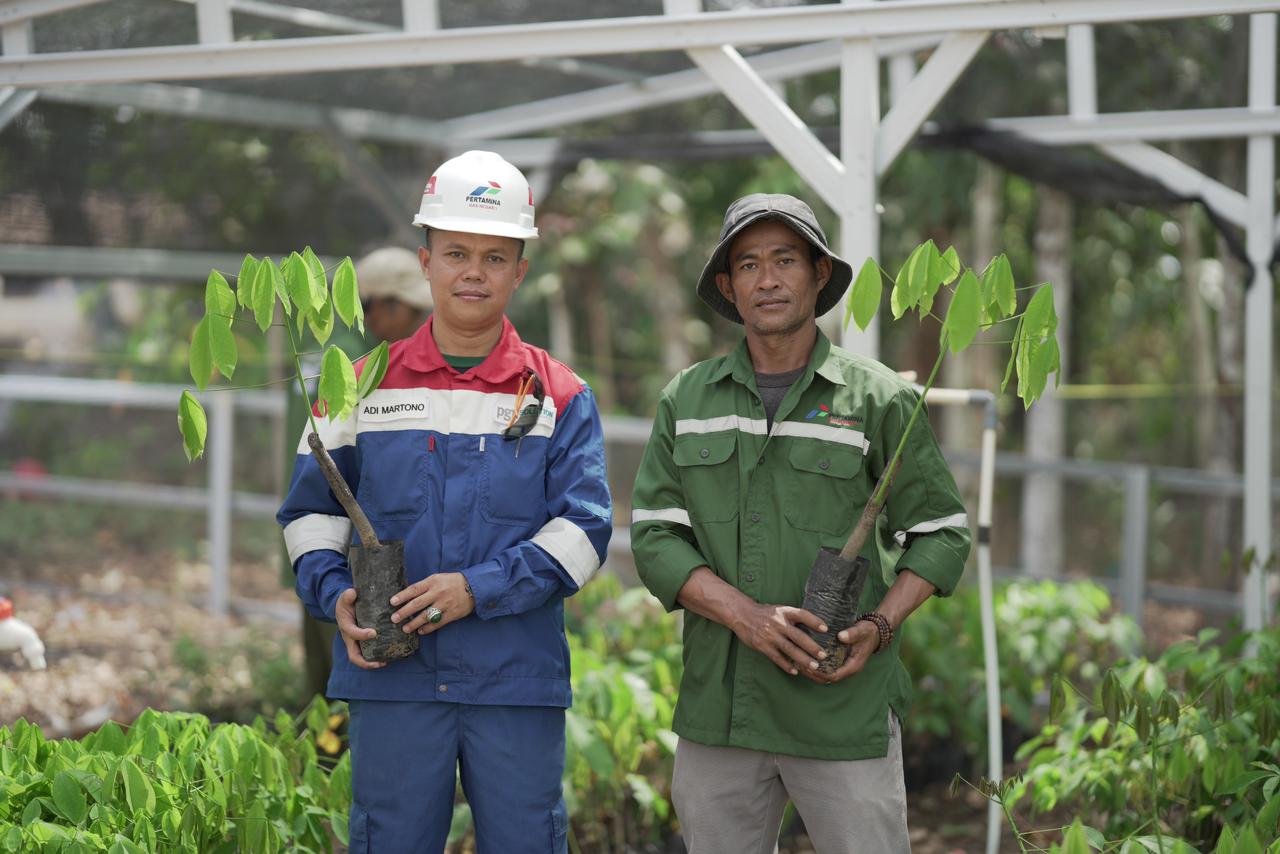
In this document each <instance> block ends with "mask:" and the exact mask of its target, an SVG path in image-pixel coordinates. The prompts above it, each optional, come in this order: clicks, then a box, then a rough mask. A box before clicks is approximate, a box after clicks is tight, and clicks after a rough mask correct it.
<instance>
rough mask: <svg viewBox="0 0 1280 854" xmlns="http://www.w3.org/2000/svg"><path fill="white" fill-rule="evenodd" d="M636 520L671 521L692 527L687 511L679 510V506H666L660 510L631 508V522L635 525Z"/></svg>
mask: <svg viewBox="0 0 1280 854" xmlns="http://www.w3.org/2000/svg"><path fill="white" fill-rule="evenodd" d="M638 522H673V523H675V524H677V525H684V526H685V527H686V528H692V527H693V524H692V523H691V522H690V521H689V511H687V510H681V509H680V508H679V507H667V508H665V509H662V510H632V511H631V524H632V525H635V524H636V523H638Z"/></svg>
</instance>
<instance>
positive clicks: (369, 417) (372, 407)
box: [360, 388, 430, 422]
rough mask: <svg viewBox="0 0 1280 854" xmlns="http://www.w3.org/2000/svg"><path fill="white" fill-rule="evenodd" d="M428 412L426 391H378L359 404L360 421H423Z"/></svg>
mask: <svg viewBox="0 0 1280 854" xmlns="http://www.w3.org/2000/svg"><path fill="white" fill-rule="evenodd" d="M429 410H430V404H429V401H428V400H427V393H426V389H416V388H411V389H386V390H379V391H375V392H374V393H373V394H371V395H369V396H368V397H367V398H365V399H364V400H363V401H361V402H360V420H361V421H372V422H378V421H404V420H410V419H424V418H426V417H427V415H428V414H429Z"/></svg>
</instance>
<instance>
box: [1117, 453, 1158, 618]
mask: <svg viewBox="0 0 1280 854" xmlns="http://www.w3.org/2000/svg"><path fill="white" fill-rule="evenodd" d="M1150 495H1151V470H1150V469H1148V468H1147V467H1146V466H1131V467H1129V469H1128V470H1127V471H1126V472H1125V475H1124V533H1123V542H1124V546H1123V549H1124V551H1123V554H1122V556H1121V561H1120V603H1121V607H1123V608H1124V612H1125V613H1126V614H1128V615H1129V616H1130V617H1132V618H1133V619H1134V621H1135V622H1137V624H1138V625H1139V626H1141V625H1142V611H1143V602H1144V600H1145V598H1146V593H1147V527H1148V526H1147V519H1148V510H1149V508H1150Z"/></svg>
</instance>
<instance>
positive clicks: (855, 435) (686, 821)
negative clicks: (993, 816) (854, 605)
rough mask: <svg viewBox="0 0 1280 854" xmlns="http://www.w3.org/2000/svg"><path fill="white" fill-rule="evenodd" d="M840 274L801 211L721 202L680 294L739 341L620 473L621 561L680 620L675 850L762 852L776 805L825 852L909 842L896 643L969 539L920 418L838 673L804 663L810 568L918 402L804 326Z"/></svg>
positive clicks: (842, 535)
mask: <svg viewBox="0 0 1280 854" xmlns="http://www.w3.org/2000/svg"><path fill="white" fill-rule="evenodd" d="M852 274H853V271H852V270H851V268H850V267H849V265H848V264H847V263H846V262H845V261H844V260H843V259H841V258H840V257H839V256H837V255H836V254H835V253H833V252H832V251H831V250H830V249H829V248H828V247H827V241H826V237H825V235H824V234H823V232H822V228H821V227H820V226H819V225H818V222H817V219H816V218H815V217H814V215H813V212H812V211H811V210H810V209H809V207H808V206H807V205H806V204H804V202H802V201H800V200H799V199H796V198H793V197H791V196H785V195H764V194H755V195H751V196H747V197H745V198H742V199H739V200H738V201H736V202H734V203H733V204H732V205H730V206H729V209H728V211H727V212H726V214H725V220H724V227H723V229H722V230H721V233H720V241H719V243H718V244H717V245H716V248H715V249H714V251H713V252H712V253H711V258H710V260H709V261H708V262H707V265H706V267H705V268H704V270H703V272H702V276H701V278H700V279H699V281H698V296H699V297H701V298H702V299H703V300H704V301H705V302H707V303H708V304H709V305H711V307H712V308H714V309H715V310H716V311H717V312H718V313H719V314H721V315H723V316H724V317H726V318H728V319H729V320H731V321H733V322H735V323H739V324H742V326H743V328H744V332H745V336H744V340H743V341H742V342H741V343H740V344H739V345H738V347H737V348H736V349H735V350H734V351H733V352H731V353H730V354H728V355H726V356H722V357H720V358H715V359H710V360H708V361H705V362H701V363H699V364H697V365H694V366H693V367H691V368H689V369H687V370H685V371H683V372H681V373H680V374H679V375H678V376H676V378H675V379H673V380H672V381H671V382H670V383H669V384H668V385H667V387H666V389H665V390H664V391H663V393H662V396H661V399H660V401H659V403H658V411H657V416H656V418H655V419H654V425H653V432H652V435H651V436H650V439H649V443H648V445H647V446H646V448H645V452H644V456H643V458H642V460H641V464H640V470H639V472H638V474H637V476H636V485H635V492H634V496H633V499H632V507H633V510H632V526H631V542H632V548H633V550H634V552H635V558H636V568H637V570H638V571H639V574H640V577H641V578H642V579H643V581H644V583H645V585H646V586H648V588H649V589H650V590H651V591H652V592H653V593H654V595H655V596H657V597H658V599H659V600H661V602H662V603H663V605H665V606H666V607H667V608H668V609H672V610H674V609H676V608H683V609H684V611H685V619H684V648H685V649H684V660H685V670H684V675H683V677H682V680H681V684H680V696H679V700H678V702H677V704H676V711H675V721H674V729H675V731H676V733H677V734H678V735H679V736H680V740H679V744H678V747H677V750H676V760H675V771H674V777H673V780H672V800H673V803H674V805H675V808H676V813H677V815H678V816H679V818H680V826H681V831H682V833H683V835H684V838H685V842H686V844H687V846H688V849H689V851H690V852H691V854H706V852H744V851H751V852H769V851H773V850H774V847H775V844H776V841H777V837H778V830H779V823H780V822H781V818H782V813H783V808H784V806H785V805H786V802H787V800H788V799H790V800H792V801H793V802H794V803H795V805H796V807H797V810H798V811H799V813H800V815H801V817H802V818H803V820H804V823H805V828H806V830H807V832H808V834H809V837H810V840H811V841H812V842H813V844H814V847H815V848H816V849H817V850H818V851H820V852H823V854H828V852H854V851H858V852H876V854H881V852H899V851H909V850H910V845H909V842H908V838H907V820H906V795H905V791H904V786H903V777H902V754H901V730H900V727H899V717H900V716H901V715H902V714H904V713H905V710H906V706H907V703H908V700H909V693H910V680H909V678H908V677H907V675H906V673H905V672H904V670H903V668H902V666H901V664H900V663H899V660H898V643H899V633H898V631H899V629H900V627H901V626H902V622H903V620H905V619H906V618H907V616H908V615H909V614H910V613H911V612H912V611H914V610H915V609H916V608H917V607H918V606H919V605H921V604H922V603H923V602H924V601H925V600H927V599H928V598H929V597H930V596H931V595H934V594H939V595H946V594H948V593H950V592H951V591H952V589H953V588H954V587H955V584H956V582H957V581H958V579H959V577H960V574H961V571H962V570H963V567H964V563H965V559H966V558H967V556H968V551H969V531H968V527H967V522H966V519H965V515H964V506H963V504H962V503H961V500H960V496H959V494H958V491H957V489H956V486H955V481H954V480H953V478H952V477H951V474H950V471H949V470H948V468H947V465H946V463H945V461H944V460H943V458H942V454H941V452H940V450H939V448H938V445H937V442H936V440H935V439H934V436H933V433H932V431H930V430H929V429H928V427H927V426H926V425H919V426H917V428H916V429H914V430H913V431H911V433H910V435H909V438H908V439H907V447H906V454H905V457H904V462H903V464H902V466H901V468H900V470H899V473H898V475H897V477H896V478H895V480H894V483H893V487H892V489H891V491H890V494H889V500H888V503H887V505H886V508H885V512H884V514H883V516H882V517H881V519H880V525H879V530H880V536H879V540H880V541H879V542H874V539H875V538H873V542H870V543H868V547H867V549H866V550H865V553H864V556H865V557H866V558H868V559H869V560H870V562H871V572H870V576H869V579H868V582H867V583H866V585H865V586H864V589H863V593H862V597H861V600H860V602H859V611H861V612H865V613H864V615H863V617H861V618H860V619H859V620H858V621H857V622H855V623H854V624H853V625H852V626H851V627H850V628H849V629H848V630H846V631H842V632H840V634H839V639H840V641H841V642H842V643H844V644H847V645H848V646H849V648H850V650H849V656H848V659H847V661H846V662H845V663H844V664H843V665H842V666H840V667H839V668H838V669H837V670H836V671H835V672H834V674H832V675H830V676H828V675H826V674H825V673H823V672H822V671H820V670H819V669H818V660H819V659H820V658H822V657H824V655H823V653H822V651H821V649H820V647H819V646H818V644H817V643H815V642H814V641H813V640H812V638H810V637H809V635H808V634H807V633H806V631H805V629H813V630H817V631H825V630H826V627H825V626H824V625H822V621H821V619H819V618H818V617H817V616H816V615H814V614H813V613H811V612H809V611H806V610H804V609H803V608H801V607H799V605H800V603H801V602H802V601H803V598H804V587H805V581H806V579H807V576H808V573H809V569H810V567H811V565H812V564H813V560H814V558H815V556H816V555H817V554H818V551H819V549H820V548H821V547H823V546H828V547H831V546H834V547H837V548H838V547H839V546H842V545H843V544H844V541H845V539H846V538H847V536H848V534H849V532H850V531H851V530H852V529H853V526H854V524H855V522H856V520H857V517H858V516H859V514H860V513H861V511H862V507H863V505H864V504H865V503H866V500H867V498H868V497H869V496H870V494H871V491H872V488H873V487H874V486H875V484H876V481H877V479H878V478H879V477H880V475H881V474H882V473H883V471H884V469H885V467H886V465H887V463H888V460H889V459H890V458H891V457H892V455H893V451H894V449H895V447H896V446H897V443H898V441H899V440H900V439H901V438H902V435H903V433H904V431H905V429H906V423H907V420H908V418H909V415H910V412H911V409H912V407H913V406H914V403H915V400H916V392H915V391H913V390H912V388H911V386H910V385H908V384H907V383H906V382H904V381H903V380H902V379H900V378H899V377H898V376H897V375H896V374H895V373H894V372H893V371H891V370H889V369H888V368H886V367H885V366H884V365H882V364H880V363H879V362H877V361H875V360H873V359H868V358H865V357H862V356H858V355H856V354H854V353H850V352H847V351H845V350H842V349H841V348H839V347H836V346H833V345H832V344H831V342H830V341H829V340H828V339H827V338H826V336H824V335H823V334H822V332H821V331H820V330H819V329H818V327H817V323H816V317H817V315H819V314H822V313H823V312H825V311H827V310H828V309H830V308H832V307H834V306H835V305H836V303H837V302H838V301H839V300H840V298H841V296H842V295H843V294H844V292H845V290H846V288H847V287H848V285H849V282H850V280H851V279H852V277H853V275H852ZM882 567H883V570H884V571H882ZM886 576H887V578H886Z"/></svg>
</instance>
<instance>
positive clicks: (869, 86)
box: [827, 39, 880, 359]
mask: <svg viewBox="0 0 1280 854" xmlns="http://www.w3.org/2000/svg"><path fill="white" fill-rule="evenodd" d="M879 139H880V57H878V56H877V55H876V52H875V48H873V47H872V46H871V43H870V42H868V41H867V40H866V39H851V40H849V41H847V42H846V43H845V44H844V45H843V46H842V48H841V58H840V158H841V161H842V162H843V165H844V175H843V176H842V179H841V181H840V185H839V186H840V190H841V197H842V198H841V200H840V204H839V205H838V206H836V208H835V210H836V212H837V213H839V215H840V252H841V253H842V254H843V255H844V258H845V260H846V261H848V262H849V263H850V264H852V265H853V268H854V270H855V271H856V270H858V269H860V268H861V266H862V263H863V261H864V260H865V259H866V258H879V257H880V214H879V212H878V211H877V210H876V206H877V202H878V199H879V195H880V191H879V182H878V181H877V180H876V177H877V176H876V148H877V146H878V145H879ZM831 314H833V315H834V317H833V318H832V320H837V319H838V321H839V322H842V321H843V319H844V305H843V304H839V303H838V304H837V305H836V306H835V307H834V308H833V309H832V310H831ZM827 322H828V323H830V322H831V321H830V320H829V321H827ZM837 328H839V329H840V330H841V332H840V344H841V345H842V346H843V347H845V348H846V349H849V350H852V351H853V352H855V353H860V354H862V355H864V356H870V357H871V358H873V359H874V358H877V357H878V356H879V355H880V325H879V320H878V319H873V320H872V321H871V323H870V324H869V325H868V326H867V328H866V329H865V330H863V329H859V328H858V326H857V324H854V323H850V324H849V325H848V326H837Z"/></svg>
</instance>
